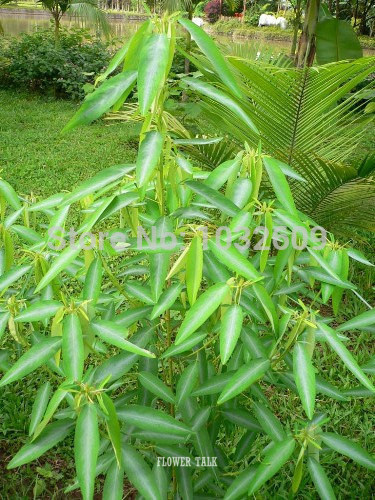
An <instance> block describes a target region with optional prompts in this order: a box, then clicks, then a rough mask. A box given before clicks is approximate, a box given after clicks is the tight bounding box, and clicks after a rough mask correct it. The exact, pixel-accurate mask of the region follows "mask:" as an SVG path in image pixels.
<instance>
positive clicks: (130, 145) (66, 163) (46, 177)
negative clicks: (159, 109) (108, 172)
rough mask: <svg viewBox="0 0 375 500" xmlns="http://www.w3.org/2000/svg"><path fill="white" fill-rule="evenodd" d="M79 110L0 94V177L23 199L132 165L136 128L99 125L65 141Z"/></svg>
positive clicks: (62, 103)
mask: <svg viewBox="0 0 375 500" xmlns="http://www.w3.org/2000/svg"><path fill="white" fill-rule="evenodd" d="M77 108H78V105H76V104H74V103H72V102H69V101H52V100H51V101H46V100H45V99H43V98H42V97H36V96H34V95H27V94H18V93H12V92H9V91H2V90H0V144H1V148H0V169H1V170H2V173H1V176H2V177H4V179H6V180H7V181H8V182H10V183H11V184H12V185H13V186H14V188H15V189H16V190H17V191H18V192H19V193H22V194H29V193H30V191H33V193H34V194H36V195H38V196H49V195H51V194H53V193H56V192H58V191H61V190H71V189H72V187H73V186H75V185H76V184H77V183H78V182H80V181H82V180H83V179H87V178H89V177H90V176H92V175H94V174H95V172H97V171H99V170H101V169H103V168H105V167H110V166H112V165H116V164H119V163H131V162H133V161H134V159H135V156H136V151H137V145H138V141H137V135H136V129H135V127H134V128H132V127H131V126H130V125H128V124H123V123H119V122H116V123H115V124H113V123H112V122H108V124H107V123H103V122H98V123H96V124H94V125H91V126H87V127H81V128H79V129H75V130H74V131H73V132H70V133H68V134H66V135H64V136H62V135H61V133H60V132H61V130H62V128H63V126H64V125H65V124H66V123H67V122H68V121H69V119H70V118H71V117H72V116H73V114H74V112H75V111H76V110H77Z"/></svg>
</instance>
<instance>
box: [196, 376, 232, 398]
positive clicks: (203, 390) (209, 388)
mask: <svg viewBox="0 0 375 500" xmlns="http://www.w3.org/2000/svg"><path fill="white" fill-rule="evenodd" d="M232 377H233V372H226V373H220V374H219V375H215V376H213V377H210V378H209V379H208V380H206V381H205V382H203V383H201V384H199V387H198V389H195V391H194V392H192V394H191V395H192V396H194V397H195V396H209V395H211V394H217V393H218V392H221V391H222V390H223V389H224V387H225V386H226V385H227V384H228V381H229V380H231V379H232Z"/></svg>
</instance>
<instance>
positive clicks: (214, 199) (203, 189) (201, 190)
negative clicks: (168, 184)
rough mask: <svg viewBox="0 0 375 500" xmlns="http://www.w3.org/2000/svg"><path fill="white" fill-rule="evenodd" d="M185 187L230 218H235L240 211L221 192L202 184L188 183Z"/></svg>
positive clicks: (197, 182)
mask: <svg viewBox="0 0 375 500" xmlns="http://www.w3.org/2000/svg"><path fill="white" fill-rule="evenodd" d="M185 185H186V186H187V187H189V188H190V189H191V190H192V191H194V192H195V193H197V194H199V195H200V196H203V198H205V199H206V200H207V201H209V202H210V203H211V204H212V205H213V206H214V207H215V208H218V209H219V210H220V211H221V212H223V213H224V214H226V215H229V216H230V217H234V216H235V215H236V214H237V213H238V212H239V211H240V209H239V208H238V207H237V206H236V205H235V204H234V203H233V201H231V200H229V199H228V198H226V197H225V196H224V195H223V194H221V193H220V192H219V191H217V190H215V189H212V188H210V187H209V186H206V185H205V184H203V183H202V182H199V181H186V182H185Z"/></svg>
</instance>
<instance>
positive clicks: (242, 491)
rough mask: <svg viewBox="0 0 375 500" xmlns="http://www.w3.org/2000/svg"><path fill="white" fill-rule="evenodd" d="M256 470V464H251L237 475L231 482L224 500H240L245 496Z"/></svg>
mask: <svg viewBox="0 0 375 500" xmlns="http://www.w3.org/2000/svg"><path fill="white" fill-rule="evenodd" d="M256 472H257V466H254V465H251V466H250V467H247V468H246V469H245V470H244V471H242V472H241V474H240V475H239V476H237V477H236V479H235V480H234V481H233V483H231V485H230V486H229V488H228V489H227V492H226V493H225V496H224V500H240V499H242V498H245V497H246V496H247V490H248V489H249V486H250V484H251V483H252V481H253V479H254V477H255V475H256Z"/></svg>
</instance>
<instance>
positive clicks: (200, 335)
mask: <svg viewBox="0 0 375 500" xmlns="http://www.w3.org/2000/svg"><path fill="white" fill-rule="evenodd" d="M206 337H207V332H195V333H193V334H192V335H190V337H189V338H188V339H187V340H184V342H181V343H180V344H179V345H178V346H176V345H171V346H170V347H168V349H167V350H166V351H164V352H163V354H162V355H161V356H160V357H161V358H164V359H167V358H170V357H171V356H176V355H178V354H181V353H183V352H186V351H190V349H192V348H193V347H194V346H196V345H198V344H199V343H200V342H202V340H204V339H205V338H206Z"/></svg>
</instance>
